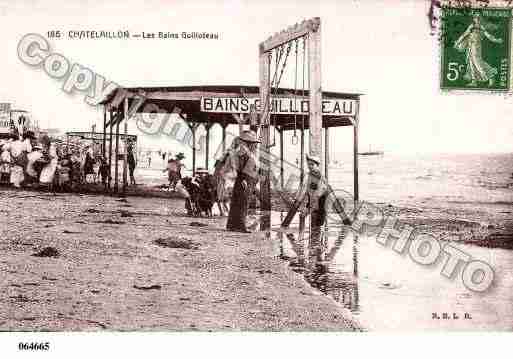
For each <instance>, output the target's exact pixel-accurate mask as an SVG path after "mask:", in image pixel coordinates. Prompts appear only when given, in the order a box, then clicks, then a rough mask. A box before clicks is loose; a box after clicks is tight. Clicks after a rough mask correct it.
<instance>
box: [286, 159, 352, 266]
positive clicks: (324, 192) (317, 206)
mask: <svg viewBox="0 0 513 359" xmlns="http://www.w3.org/2000/svg"><path fill="white" fill-rule="evenodd" d="M306 164H307V167H308V175H307V176H306V179H305V181H304V182H303V185H302V187H301V188H300V190H299V194H298V196H297V197H296V200H295V202H294V205H293V206H292V208H291V210H290V211H289V213H288V214H287V216H286V218H285V220H284V221H283V223H282V227H288V225H289V224H290V221H291V220H292V218H293V217H294V215H295V213H296V212H297V209H298V208H305V207H307V208H309V209H310V215H311V218H310V223H311V235H310V239H311V240H310V244H311V245H313V248H311V250H312V249H313V251H311V252H310V257H311V258H313V260H314V261H316V262H317V263H319V262H320V261H321V260H322V255H321V254H322V251H321V246H320V237H321V227H322V226H323V225H324V223H326V200H327V198H328V196H329V195H330V193H331V191H332V190H331V188H330V186H329V184H328V182H327V181H326V179H325V178H324V176H323V175H322V173H321V169H320V165H321V160H320V158H319V157H317V156H315V155H309V154H307V155H306ZM337 211H338V212H339V215H340V216H342V218H343V219H342V223H343V224H344V225H350V224H351V220H350V219H349V218H348V217H347V215H346V214H345V212H344V211H343V209H342V208H339V209H338V210H337ZM312 264H313V263H312Z"/></svg>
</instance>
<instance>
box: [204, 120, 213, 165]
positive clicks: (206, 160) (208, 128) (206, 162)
mask: <svg viewBox="0 0 513 359" xmlns="http://www.w3.org/2000/svg"><path fill="white" fill-rule="evenodd" d="M210 127H212V125H211V124H209V123H206V124H205V130H206V131H207V136H206V139H205V169H206V170H207V171H208V157H209V152H210Z"/></svg>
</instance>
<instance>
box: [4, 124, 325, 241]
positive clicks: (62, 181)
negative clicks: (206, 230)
mask: <svg viewBox="0 0 513 359" xmlns="http://www.w3.org/2000/svg"><path fill="white" fill-rule="evenodd" d="M258 143H259V140H258V138H257V135H256V133H255V132H253V131H244V132H242V133H241V135H240V136H239V137H236V138H234V140H233V141H232V143H231V145H230V147H229V148H228V150H227V151H226V152H225V153H224V154H223V155H222V156H221V157H220V158H219V159H217V161H216V163H215V165H214V171H213V173H212V174H210V173H209V172H208V170H207V169H204V168H198V169H196V170H195V172H194V175H193V176H192V177H182V169H183V168H184V167H185V166H184V164H183V163H182V162H181V161H182V160H183V159H184V158H185V156H184V154H183V153H178V154H177V155H176V156H175V157H174V158H172V157H171V156H170V155H169V156H168V158H169V159H168V161H167V168H166V169H164V172H167V175H168V181H169V185H168V186H169V189H170V190H172V191H177V192H180V193H181V194H182V195H183V196H184V197H185V199H186V200H185V207H186V209H187V212H188V214H190V215H194V216H201V215H203V214H204V215H206V216H212V209H213V207H214V205H215V204H217V206H218V209H219V214H220V215H221V216H224V215H226V214H228V220H227V224H226V228H227V230H229V231H237V232H249V230H248V226H247V223H246V218H247V216H248V209H249V205H250V202H251V200H252V199H256V197H257V195H256V194H257V183H258V181H259V178H260V175H259V171H258V167H257V160H256V149H257V144H258ZM127 165H128V171H129V176H130V184H132V185H135V184H136V182H135V177H134V171H135V168H136V166H137V160H136V155H135V154H134V146H133V144H132V143H128V144H127ZM307 165H308V169H309V176H308V178H309V179H308V180H307V181H306V182H305V184H304V185H305V188H304V189H302V190H300V193H302V194H303V195H302V196H301V198H300V199H298V201H300V202H306V203H308V206H309V207H311V208H312V210H313V213H315V216H313V217H315V219H316V220H315V224H316V226H317V227H319V226H321V225H322V224H323V223H324V220H325V217H326V214H325V213H324V212H323V211H324V201H325V199H326V195H327V190H326V185H325V181H324V180H323V179H322V176H321V175H320V170H319V165H320V160H319V159H318V158H317V157H315V156H307ZM110 172H111V171H110V166H109V163H108V161H107V160H106V159H105V158H104V157H102V156H101V155H99V154H98V153H95V151H94V149H93V146H92V145H89V146H71V147H70V145H69V143H63V142H62V141H59V140H57V139H50V138H49V137H48V135H46V134H42V135H40V136H39V137H37V138H36V136H35V134H34V133H33V132H32V131H24V132H23V134H22V135H21V136H20V135H19V134H18V133H12V134H11V135H9V138H7V139H5V140H0V183H1V184H3V185H12V186H14V187H16V188H21V187H25V186H34V185H36V186H47V187H48V188H49V189H52V190H53V191H55V190H59V189H63V190H75V189H77V187H79V186H80V185H82V184H84V183H90V182H94V183H97V182H99V183H103V184H106V183H107V181H109V179H110V177H109V176H110ZM323 184H324V185H323ZM310 198H316V200H315V203H312V201H311V199H310ZM255 202H256V200H255ZM317 202H318V203H317ZM228 203H230V205H229V206H228ZM290 215H291V216H293V213H290ZM288 217H290V216H287V218H288ZM284 225H285V226H287V220H285V221H284Z"/></svg>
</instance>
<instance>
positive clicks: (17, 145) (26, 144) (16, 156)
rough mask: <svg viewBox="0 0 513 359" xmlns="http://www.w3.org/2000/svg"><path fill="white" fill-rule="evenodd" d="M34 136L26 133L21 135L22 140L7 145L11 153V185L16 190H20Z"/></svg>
mask: <svg viewBox="0 0 513 359" xmlns="http://www.w3.org/2000/svg"><path fill="white" fill-rule="evenodd" d="M34 139H35V137H34V134H33V133H31V132H27V133H26V134H24V135H23V139H17V140H16V141H13V142H11V143H10V144H9V151H10V152H11V158H12V167H11V183H12V184H13V185H14V187H16V188H20V187H21V184H22V182H23V181H24V180H25V167H26V165H27V154H28V153H30V152H32V143H31V140H34Z"/></svg>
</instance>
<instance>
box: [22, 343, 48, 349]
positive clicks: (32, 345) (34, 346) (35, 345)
mask: <svg viewBox="0 0 513 359" xmlns="http://www.w3.org/2000/svg"><path fill="white" fill-rule="evenodd" d="M18 349H19V350H49V349H50V343H48V342H46V343H19V344H18Z"/></svg>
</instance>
